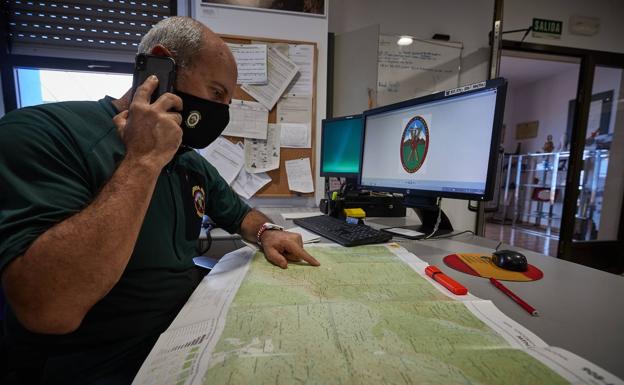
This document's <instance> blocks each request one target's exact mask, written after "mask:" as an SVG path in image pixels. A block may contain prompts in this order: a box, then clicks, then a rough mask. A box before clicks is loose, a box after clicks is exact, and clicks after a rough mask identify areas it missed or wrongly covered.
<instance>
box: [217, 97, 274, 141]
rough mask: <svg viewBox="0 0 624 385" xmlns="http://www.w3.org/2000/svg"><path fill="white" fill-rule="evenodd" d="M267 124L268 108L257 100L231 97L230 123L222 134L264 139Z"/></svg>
mask: <svg viewBox="0 0 624 385" xmlns="http://www.w3.org/2000/svg"><path fill="white" fill-rule="evenodd" d="M268 124H269V110H267V109H266V108H265V107H264V106H263V105H262V104H260V103H258V102H250V101H247V100H239V99H232V104H230V123H228V125H227V127H225V130H224V131H223V135H230V136H242V137H244V138H254V139H266V137H267V125H268Z"/></svg>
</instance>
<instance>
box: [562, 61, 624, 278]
mask: <svg viewBox="0 0 624 385" xmlns="http://www.w3.org/2000/svg"><path fill="white" fill-rule="evenodd" d="M572 104H574V101H571V105H572ZM587 115H588V117H587V126H586V127H587V129H586V130H585V132H586V133H585V135H584V139H585V140H584V144H583V146H584V147H583V152H582V162H581V163H580V166H581V167H580V173H579V186H578V197H577V200H576V209H575V210H574V226H573V230H572V234H571V238H572V239H571V242H568V243H569V245H566V246H568V247H565V246H564V249H567V250H569V253H568V252H566V253H565V254H569V255H565V256H564V258H566V259H569V260H572V261H576V262H580V263H583V264H587V265H590V266H593V267H597V268H600V269H603V270H607V271H612V272H615V273H622V271H624V262H623V260H624V252H623V251H622V243H623V240H624V239H623V238H624V236H623V233H624V231H623V230H624V223H622V222H623V221H622V214H623V205H622V201H623V198H624V63H623V65H620V66H615V65H609V66H607V65H600V64H597V65H595V66H594V67H593V81H592V86H591V98H590V101H589V111H588V113H587ZM565 241H566V240H562V242H565Z"/></svg>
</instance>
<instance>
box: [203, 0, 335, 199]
mask: <svg viewBox="0 0 624 385" xmlns="http://www.w3.org/2000/svg"><path fill="white" fill-rule="evenodd" d="M195 3H199V2H195ZM193 17H194V18H195V19H197V20H199V21H201V22H203V23H204V24H206V25H207V26H208V27H209V28H211V29H212V30H213V31H215V32H216V33H219V34H226V35H237V36H250V37H258V38H261V37H264V38H272V39H283V40H298V41H305V42H314V43H316V44H317V55H318V56H317V64H316V71H317V72H316V117H315V119H316V139H315V140H316V156H315V158H316V167H315V168H316V170H317V171H316V175H315V177H314V178H315V187H316V188H315V190H316V191H315V198H314V202H316V203H317V204H318V201H319V199H320V198H322V194H323V179H322V178H320V177H319V176H318V170H319V158H320V152H319V151H320V146H319V143H320V142H321V139H320V133H321V120H322V119H323V118H325V109H326V104H327V103H326V100H327V33H328V31H327V23H328V22H327V17H316V16H299V15H293V14H286V13H277V12H267V11H257V10H253V9H233V8H223V7H201V6H198V5H197V6H196V8H195V9H194V10H193ZM267 201H268V200H267ZM301 202H303V203H304V204H307V205H309V204H312V203H314V202H309V200H301V199H293V200H291V201H289V202H288V203H294V204H300V203H301Z"/></svg>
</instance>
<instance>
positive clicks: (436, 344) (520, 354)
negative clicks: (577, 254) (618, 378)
mask: <svg viewBox="0 0 624 385" xmlns="http://www.w3.org/2000/svg"><path fill="white" fill-rule="evenodd" d="M306 249H307V250H308V251H309V252H310V254H312V255H313V256H314V257H315V258H317V259H318V260H319V261H320V262H321V266H320V267H317V268H315V267H311V266H308V265H305V264H301V265H297V264H290V265H289V267H288V269H287V270H282V269H279V268H276V267H275V266H272V265H270V264H269V263H267V262H266V261H265V259H264V256H263V255H262V254H261V253H256V254H255V255H254V256H253V258H252V260H251V262H250V266H249V270H248V271H247V274H246V275H245V276H244V279H243V280H242V284H241V285H240V288H239V289H238V291H237V292H236V295H235V296H234V299H233V301H232V303H231V305H230V306H229V310H228V311H227V316H226V319H225V326H224V329H223V332H222V333H221V335H220V337H219V339H218V342H216V345H215V346H214V349H213V350H212V352H211V354H210V356H209V358H207V365H206V366H207V371H205V372H204V375H203V378H202V379H201V380H202V381H203V383H204V384H252V383H253V384H271V385H279V384H344V385H346V384H375V385H377V384H407V385H409V384H445V385H449V384H506V385H514V384H532V385H534V384H549V385H556V384H563V383H568V381H566V380H564V379H563V378H562V377H561V376H559V375H558V374H557V373H556V372H554V371H553V370H551V369H550V368H549V367H547V366H546V365H544V364H543V363H541V362H540V361H538V360H537V359H535V358H533V357H532V356H531V355H529V354H527V353H526V352H525V351H523V350H521V349H517V348H513V347H512V346H511V345H510V344H509V343H508V342H507V341H506V340H505V339H504V338H502V337H501V336H500V335H499V334H498V333H496V332H495V331H494V330H492V329H491V328H490V327H489V326H488V325H486V324H485V323H484V322H482V321H481V320H480V319H479V318H477V317H476V316H475V315H473V313H472V312H471V311H469V310H468V309H467V307H466V306H465V305H464V303H462V302H460V301H456V300H454V299H452V298H450V297H448V296H446V295H444V294H442V293H441V292H440V291H439V290H437V289H436V288H435V287H433V286H432V284H431V283H430V282H428V281H427V280H426V279H425V278H423V277H421V276H420V275H419V274H418V273H416V272H415V271H414V270H413V269H411V268H409V267H408V266H406V264H405V263H404V262H403V261H402V260H401V259H399V258H398V257H397V255H396V254H395V253H393V252H392V250H391V249H390V248H388V247H385V246H361V247H356V248H343V247H307V248H306Z"/></svg>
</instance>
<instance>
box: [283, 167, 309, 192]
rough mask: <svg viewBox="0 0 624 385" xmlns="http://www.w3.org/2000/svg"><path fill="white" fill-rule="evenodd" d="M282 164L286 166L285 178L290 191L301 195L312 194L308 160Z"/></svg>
mask: <svg viewBox="0 0 624 385" xmlns="http://www.w3.org/2000/svg"><path fill="white" fill-rule="evenodd" d="M284 163H285V164H286V176H287V177H288V188H289V189H290V190H292V191H297V192H301V193H311V192H314V184H313V183H312V170H311V169H310V158H301V159H293V160H287V161H286V162H284Z"/></svg>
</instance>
